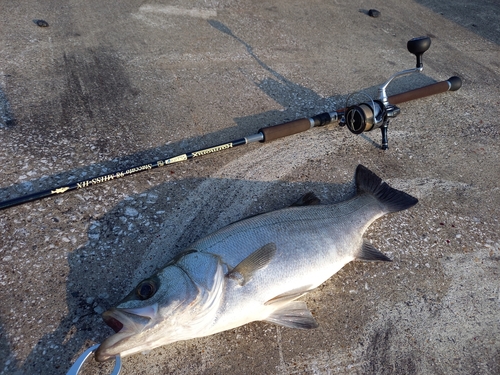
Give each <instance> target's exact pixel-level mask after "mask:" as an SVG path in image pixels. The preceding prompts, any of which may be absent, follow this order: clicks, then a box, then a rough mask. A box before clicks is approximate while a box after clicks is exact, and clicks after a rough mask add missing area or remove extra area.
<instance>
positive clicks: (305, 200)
mask: <svg viewBox="0 0 500 375" xmlns="http://www.w3.org/2000/svg"><path fill="white" fill-rule="evenodd" d="M320 203H321V201H320V200H319V198H318V197H317V196H316V194H314V193H313V192H312V191H310V192H309V193H306V194H304V195H303V196H302V197H300V198H299V200H297V201H296V202H295V203H294V204H292V205H291V207H296V206H315V205H318V204H320Z"/></svg>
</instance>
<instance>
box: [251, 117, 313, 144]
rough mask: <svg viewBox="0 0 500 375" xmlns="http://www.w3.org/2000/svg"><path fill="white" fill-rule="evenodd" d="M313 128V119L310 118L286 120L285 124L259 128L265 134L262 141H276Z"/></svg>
mask: <svg viewBox="0 0 500 375" xmlns="http://www.w3.org/2000/svg"><path fill="white" fill-rule="evenodd" d="M309 129H311V121H309V119H308V118H301V119H299V120H295V121H290V122H286V123H284V124H279V125H274V126H268V127H267V128H262V129H259V132H260V133H262V134H263V135H264V139H263V140H262V142H268V141H274V140H275V139H278V138H282V137H286V136H287V135H292V134H297V133H300V132H304V131H306V130H309Z"/></svg>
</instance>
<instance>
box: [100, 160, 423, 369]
mask: <svg viewBox="0 0 500 375" xmlns="http://www.w3.org/2000/svg"><path fill="white" fill-rule="evenodd" d="M354 179H355V183H356V194H355V195H354V197H352V198H351V199H349V200H346V201H343V202H339V203H335V204H318V203H320V202H319V200H318V199H317V197H316V196H315V195H314V193H310V194H308V195H306V196H304V197H303V198H302V199H300V200H299V201H298V202H297V203H296V204H294V205H292V206H291V207H287V208H284V209H280V210H276V211H271V212H267V213H263V214H259V215H256V216H252V217H249V218H246V219H243V220H240V221H237V222H234V223H232V224H230V225H228V226H226V227H224V228H222V229H220V230H218V231H216V232H214V233H212V234H209V235H207V236H205V237H203V238H201V239H199V240H198V241H196V242H194V243H193V244H192V245H190V246H188V247H187V248H186V249H185V250H184V251H183V252H181V253H180V254H179V255H177V256H175V257H174V258H173V259H172V260H170V261H169V262H168V263H167V264H166V265H165V266H164V267H162V268H161V269H159V270H158V271H157V272H156V273H155V274H153V275H152V276H150V277H149V278H147V279H144V280H142V281H141V282H139V284H138V285H137V286H136V287H135V288H134V289H133V290H132V291H131V292H130V293H129V294H128V295H127V296H126V297H125V298H124V299H123V300H122V301H121V302H119V303H118V305H117V306H116V307H112V308H110V309H109V310H107V311H105V312H104V313H103V314H102V318H103V320H104V322H105V323H106V324H107V325H108V326H110V327H111V328H112V329H113V330H114V331H115V334H113V335H111V336H110V337H108V338H106V339H105V340H104V341H103V342H102V344H101V345H100V346H99V348H98V349H97V351H96V353H95V359H96V360H97V361H99V362H102V361H106V360H109V359H111V358H113V357H114V356H117V355H119V356H121V357H126V356H129V355H132V354H135V353H139V352H149V351H150V350H151V349H154V348H156V347H159V346H163V345H167V344H170V343H174V342H176V341H180V340H189V339H193V338H197V337H204V336H209V335H212V334H215V333H218V332H222V331H226V330H230V329H233V328H236V327H239V326H242V325H244V324H247V323H250V322H254V321H264V322H270V323H274V324H277V325H281V326H284V327H289V328H299V329H312V328H316V327H318V322H317V321H316V320H315V319H314V317H313V316H312V313H311V311H310V310H309V309H308V308H307V305H306V303H305V302H304V301H299V300H298V299H299V298H300V297H301V296H303V295H304V294H306V293H307V292H309V291H311V290H313V289H315V288H316V287H318V286H319V285H321V284H322V283H323V282H325V281H326V280H328V279H329V278H330V277H331V276H332V275H334V274H335V273H336V272H338V271H339V270H340V269H341V268H342V267H343V266H344V265H346V264H347V263H349V262H351V261H353V260H362V261H390V260H391V259H390V258H388V257H387V256H386V255H384V254H383V253H382V252H380V251H379V250H378V249H376V248H375V247H374V246H373V245H372V244H370V243H369V242H368V241H366V240H364V239H363V234H364V232H365V231H366V229H367V228H368V227H369V226H370V225H371V224H372V223H373V222H374V221H375V220H377V219H378V218H380V217H381V216H383V215H385V214H389V213H392V212H398V211H402V210H405V209H408V208H410V207H412V206H414V205H415V204H416V203H417V202H418V200H417V199H416V198H415V197H413V196H411V195H409V194H407V193H405V192H403V191H399V190H397V189H395V188H392V187H391V186H389V185H388V184H387V183H385V182H383V181H382V179H381V178H380V177H378V176H377V175H376V174H375V173H373V172H372V171H370V170H369V169H368V168H366V167H364V166H362V165H358V166H357V168H356V172H355V177H354Z"/></svg>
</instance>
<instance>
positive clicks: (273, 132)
mask: <svg viewBox="0 0 500 375" xmlns="http://www.w3.org/2000/svg"><path fill="white" fill-rule="evenodd" d="M430 45H431V39H430V38H429V37H418V38H413V39H411V40H410V41H408V43H407V48H408V51H409V52H410V53H412V54H414V55H415V56H416V58H417V63H416V67H415V68H412V69H407V70H403V71H401V72H398V73H395V74H394V75H392V76H391V77H390V78H389V79H388V80H387V81H386V82H385V83H383V84H382V85H380V86H379V88H378V98H377V99H373V98H372V97H371V96H369V95H368V94H365V93H360V94H362V95H364V96H365V97H366V98H367V100H366V102H363V103H358V104H353V105H349V100H350V99H351V97H352V94H351V95H349V96H348V97H347V99H346V105H345V107H344V108H342V109H339V110H336V111H333V112H324V113H320V114H318V115H315V116H312V117H309V118H302V119H299V120H295V121H291V122H287V123H283V124H279V125H273V126H269V127H265V128H261V129H259V130H258V131H257V133H255V134H251V135H248V136H246V137H243V138H239V139H236V140H233V141H230V142H226V143H221V144H217V145H214V146H212V147H208V148H204V149H199V150H196V151H190V152H187V153H185V154H181V155H177V156H173V157H170V158H164V159H160V160H155V161H152V162H150V163H146V164H141V165H138V166H135V167H132V168H128V169H123V170H119V171H116V172H113V173H108V174H104V175H100V176H97V177H94V178H91V179H86V180H81V181H78V182H73V183H69V184H65V185H60V186H56V187H53V188H51V189H47V190H44V191H39V192H36V193H33V194H28V195H24V196H21V197H18V198H14V199H10V200H7V201H3V202H0V209H4V208H8V207H12V206H16V205H19V204H23V203H27V202H31V201H35V200H38V199H42V198H46V197H50V196H53V195H58V194H62V193H66V192H68V191H72V190H78V189H83V188H87V187H90V186H94V185H98V184H101V183H104V182H108V181H112V180H116V179H120V178H123V177H126V176H129V175H132V174H136V173H139V172H143V171H148V170H151V169H155V168H159V167H163V166H165V165H170V164H174V163H178V162H181V161H185V160H190V159H193V158H197V157H200V156H204V155H208V154H213V153H215V152H219V151H223V150H227V149H230V148H234V147H238V146H242V145H246V144H249V143H254V142H269V141H273V140H275V139H278V138H282V137H286V136H289V135H293V134H297V133H300V132H304V131H306V130H309V129H312V128H314V127H319V126H324V125H328V124H332V123H335V122H338V123H339V125H340V126H347V128H348V129H349V130H350V131H351V132H352V133H354V134H361V133H363V132H368V131H372V130H374V129H380V130H381V133H382V142H381V148H382V149H383V150H386V149H387V148H388V138H387V130H388V125H389V121H390V120H391V119H392V118H394V117H396V116H397V115H399V113H400V109H399V107H397V104H400V103H403V102H407V101H410V100H415V99H420V98H424V97H426V96H430V95H436V94H440V93H443V92H446V91H456V90H458V89H459V88H460V87H461V86H462V80H461V79H460V78H459V77H456V76H454V77H451V78H449V79H448V80H446V81H441V82H436V83H433V84H431V85H428V86H424V87H421V88H418V89H414V90H410V91H407V92H404V93H401V94H397V95H392V96H389V97H388V96H387V92H386V89H387V86H389V84H390V83H391V82H392V81H393V80H394V78H396V77H400V76H403V75H407V74H411V73H419V72H421V71H422V70H423V62H422V55H423V53H424V52H425V51H427V50H428V49H429V47H430Z"/></svg>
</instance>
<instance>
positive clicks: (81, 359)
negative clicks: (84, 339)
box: [66, 344, 122, 375]
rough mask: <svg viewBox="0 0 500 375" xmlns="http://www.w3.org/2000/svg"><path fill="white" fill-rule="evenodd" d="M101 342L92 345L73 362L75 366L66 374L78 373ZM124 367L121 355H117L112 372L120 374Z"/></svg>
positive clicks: (75, 374)
mask: <svg viewBox="0 0 500 375" xmlns="http://www.w3.org/2000/svg"><path fill="white" fill-rule="evenodd" d="M99 345H100V344H96V345H94V346H91V347H90V348H88V349H87V350H85V351H84V352H83V353H82V355H81V356H80V357H78V359H77V360H76V362H75V363H73V366H71V368H70V369H69V370H68V372H67V374H66V375H78V373H79V372H80V368H81V367H82V366H83V364H84V363H85V361H86V360H87V358H88V357H89V356H90V355H91V354H92V353H93V352H95V351H96V350H97V348H98V347H99ZM121 369H122V361H121V358H120V356H119V355H117V356H116V357H115V368H114V369H113V371H112V372H111V375H118V374H119V373H120V370H121Z"/></svg>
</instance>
